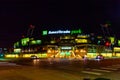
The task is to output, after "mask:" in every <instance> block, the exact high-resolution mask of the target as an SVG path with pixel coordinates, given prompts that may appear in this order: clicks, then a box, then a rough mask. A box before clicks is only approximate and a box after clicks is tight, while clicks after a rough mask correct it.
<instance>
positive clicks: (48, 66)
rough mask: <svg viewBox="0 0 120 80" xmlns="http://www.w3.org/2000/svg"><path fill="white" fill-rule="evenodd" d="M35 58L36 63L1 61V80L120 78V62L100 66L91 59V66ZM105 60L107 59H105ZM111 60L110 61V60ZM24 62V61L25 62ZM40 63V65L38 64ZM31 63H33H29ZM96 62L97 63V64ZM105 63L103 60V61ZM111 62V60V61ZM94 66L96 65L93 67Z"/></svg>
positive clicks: (111, 79)
mask: <svg viewBox="0 0 120 80" xmlns="http://www.w3.org/2000/svg"><path fill="white" fill-rule="evenodd" d="M57 61H59V60H57ZM61 61H62V62H60V61H59V64H58V62H56V61H50V59H49V60H48V61H46V60H39V59H38V60H33V64H34V65H25V64H16V63H11V62H10V63H9V62H0V70H1V71H0V80H84V79H85V78H90V80H94V79H95V78H107V79H110V80H119V79H120V76H119V74H120V64H113V65H106V66H99V67H97V66H98V62H96V63H92V61H90V63H91V64H90V63H89V67H86V66H87V65H88V64H87V65H83V64H82V61H81V62H80V61H79V62H78V61H74V62H73V61H68V60H65V59H63V60H61ZM104 62H105V61H104ZM108 62H109V61H108ZM23 63H24V62H23ZM37 63H39V65H38V64H37ZM29 64H31V63H29ZM95 64H96V65H95ZM101 64H103V62H101ZM109 64H110V62H109ZM93 66H94V67H93Z"/></svg>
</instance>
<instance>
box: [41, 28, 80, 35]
mask: <svg viewBox="0 0 120 80" xmlns="http://www.w3.org/2000/svg"><path fill="white" fill-rule="evenodd" d="M80 33H82V31H81V29H78V30H71V31H70V30H57V31H47V30H44V31H43V32H42V35H48V34H71V35H72V34H80Z"/></svg>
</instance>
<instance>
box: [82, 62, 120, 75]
mask: <svg viewBox="0 0 120 80" xmlns="http://www.w3.org/2000/svg"><path fill="white" fill-rule="evenodd" d="M117 70H120V64H119V65H112V66H107V67H101V68H99V69H95V68H89V69H85V70H83V71H81V73H84V74H90V75H98V76H99V75H104V74H105V73H110V72H115V71H117Z"/></svg>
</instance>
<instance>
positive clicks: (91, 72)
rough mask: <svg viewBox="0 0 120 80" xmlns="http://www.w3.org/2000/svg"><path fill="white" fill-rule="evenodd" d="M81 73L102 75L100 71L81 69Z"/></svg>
mask: <svg viewBox="0 0 120 80" xmlns="http://www.w3.org/2000/svg"><path fill="white" fill-rule="evenodd" d="M82 73H87V74H93V75H102V73H98V72H93V71H82Z"/></svg>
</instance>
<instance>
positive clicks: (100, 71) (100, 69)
mask: <svg viewBox="0 0 120 80" xmlns="http://www.w3.org/2000/svg"><path fill="white" fill-rule="evenodd" d="M92 70H93V71H100V72H112V71H108V70H102V69H92Z"/></svg>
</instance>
